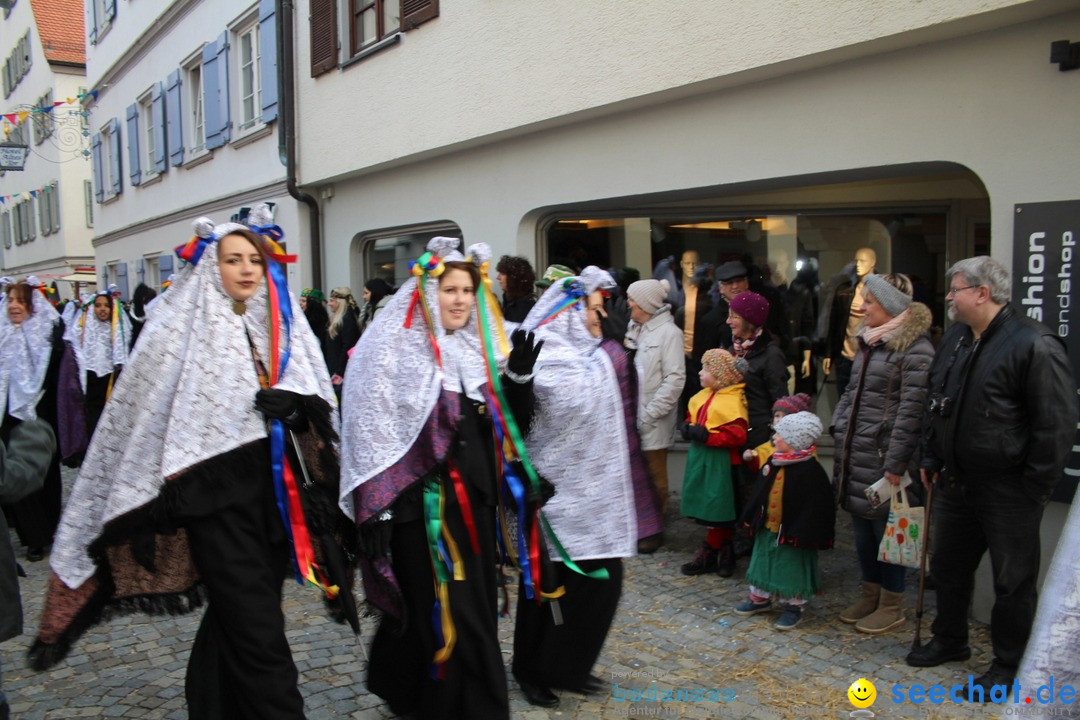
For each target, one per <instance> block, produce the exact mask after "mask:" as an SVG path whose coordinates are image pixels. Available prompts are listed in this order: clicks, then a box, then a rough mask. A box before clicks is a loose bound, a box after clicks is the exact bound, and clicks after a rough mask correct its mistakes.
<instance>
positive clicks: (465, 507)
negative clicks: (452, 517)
mask: <svg viewBox="0 0 1080 720" xmlns="http://www.w3.org/2000/svg"><path fill="white" fill-rule="evenodd" d="M450 479H451V480H453V482H454V493H455V494H456V495H457V500H458V505H459V506H460V507H461V517H462V518H463V519H464V520H465V527H466V528H468V530H469V541H470V542H471V543H472V549H473V553H474V554H476V555H479V554H480V542H479V541H478V540H477V539H476V523H475V522H474V521H473V512H472V505H471V504H470V503H469V494H468V493H467V492H466V491H465V482H464V481H463V480H462V479H461V473H459V472H458V469H457V466H455V465H454V464H453V463H451V464H450Z"/></svg>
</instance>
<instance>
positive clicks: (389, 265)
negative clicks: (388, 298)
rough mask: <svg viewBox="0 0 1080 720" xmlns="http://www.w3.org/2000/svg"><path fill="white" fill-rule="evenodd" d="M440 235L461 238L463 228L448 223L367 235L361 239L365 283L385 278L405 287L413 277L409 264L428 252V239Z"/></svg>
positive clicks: (392, 283) (389, 281) (395, 285)
mask: <svg viewBox="0 0 1080 720" xmlns="http://www.w3.org/2000/svg"><path fill="white" fill-rule="evenodd" d="M439 235H444V236H447V237H461V229H460V228H459V227H458V226H457V225H454V224H452V223H448V224H439V225H425V226H423V227H412V228H398V229H397V230H394V231H390V232H387V233H379V234H367V235H364V236H363V237H361V238H360V248H361V252H362V253H363V258H364V268H363V272H364V278H363V280H364V282H366V281H368V280H371V279H372V278H382V279H383V280H385V281H386V282H388V283H390V284H391V285H393V286H394V287H395V288H396V287H401V284H402V283H403V282H405V281H406V280H408V279H409V277H410V275H409V263H410V262H412V261H413V260H416V259H417V258H418V257H420V256H421V255H423V254H424V253H425V252H426V251H427V243H428V240H430V239H431V238H433V237H438V236H439Z"/></svg>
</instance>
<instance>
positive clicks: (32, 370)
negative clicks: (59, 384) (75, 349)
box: [0, 276, 60, 420]
mask: <svg viewBox="0 0 1080 720" xmlns="http://www.w3.org/2000/svg"><path fill="white" fill-rule="evenodd" d="M26 283H27V284H28V285H30V288H31V290H30V297H31V305H32V308H30V310H31V312H29V313H28V315H27V317H26V319H25V320H23V321H22V322H20V323H19V324H18V325H15V323H13V322H11V318H10V317H9V315H8V308H7V307H6V306H0V310H2V312H0V418H3V417H4V413H5V412H6V413H7V414H9V415H11V416H12V417H15V418H18V419H19V420H33V419H35V418H36V417H37V404H38V403H39V402H40V401H41V397H42V395H44V393H45V375H46V372H47V371H48V369H49V360H50V359H51V357H52V352H53V334H54V332H55V329H56V324H57V323H58V322H59V321H60V315H59V313H57V312H56V309H55V308H54V307H53V306H52V304H51V303H50V302H49V301H48V300H46V299H45V296H44V295H42V294H41V283H40V281H38V280H37V278H35V277H33V276H30V277H28V278H26ZM8 284H9V285H10V284H13V283H8ZM0 294H3V295H4V297H6V296H7V294H6V293H3V292H0Z"/></svg>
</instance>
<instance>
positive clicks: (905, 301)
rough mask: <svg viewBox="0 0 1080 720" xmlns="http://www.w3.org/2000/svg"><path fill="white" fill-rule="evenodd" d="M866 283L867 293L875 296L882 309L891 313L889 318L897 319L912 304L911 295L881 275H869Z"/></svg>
mask: <svg viewBox="0 0 1080 720" xmlns="http://www.w3.org/2000/svg"><path fill="white" fill-rule="evenodd" d="M865 282H866V290H865V292H868V293H872V294H873V296H874V299H875V300H877V302H878V305H880V306H881V309H882V310H884V311H885V312H887V313H889V317H896V316H897V315H899V314H900V313H902V312H904V311H905V310H907V309H908V305H910V304H911V296H910V295H908V294H907V293H905V292H904V291H902V290H901V289H900V288H898V287H896V286H895V285H892V284H891V283H890V282H889V281H887V280H886V279H885V278H883V277H881V276H880V275H867V276H866V280H865Z"/></svg>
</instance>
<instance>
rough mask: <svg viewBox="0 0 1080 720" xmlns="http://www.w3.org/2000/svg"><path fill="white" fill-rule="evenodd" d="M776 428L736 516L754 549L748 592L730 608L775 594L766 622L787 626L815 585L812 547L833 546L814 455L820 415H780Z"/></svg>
mask: <svg viewBox="0 0 1080 720" xmlns="http://www.w3.org/2000/svg"><path fill="white" fill-rule="evenodd" d="M775 430H776V433H775V435H773V444H774V445H775V446H776V449H775V451H774V452H773V455H772V457H770V458H769V461H768V462H767V463H766V464H765V466H764V467H763V468H762V469H761V475H760V477H759V478H758V481H757V483H756V484H755V485H754V489H753V491H752V493H751V496H750V500H749V502H748V503H747V505H746V509H745V510H744V511H743V514H742V517H741V518H740V521H741V522H742V523H744V524H745V525H746V526H747V527H749V528H750V532H751V533H752V534H753V535H754V552H753V555H752V556H751V560H750V567H749V568H748V569H747V571H746V579H747V581H748V582H749V583H750V598H749V599H748V600H746V601H745V602H742V603H740V604H739V605H737V606H736V607H735V614H736V615H756V614H758V613H761V612H766V611H768V610H771V609H772V608H773V601H772V597H773V596H776V597H777V599H778V603H779V609H780V610H782V611H783V612H782V614H781V615H780V618H779V619H778V620H777V621H776V622H775V623H774V624H773V627H775V628H777V629H778V630H790V629H791V628H793V627H795V626H796V625H798V624H799V623H800V622H801V621H802V617H803V610H804V609H805V606H806V604H807V602H808V601H809V599H810V597H811V596H812V595H816V594H818V593H819V592H820V588H821V578H820V575H819V573H818V562H817V551H818V550H828V549H830V548H831V547H832V545H833V533H834V529H835V523H836V509H835V504H834V501H833V494H832V487H831V485H830V483H829V476H828V475H827V474H826V472H825V470H824V468H822V467H821V464H820V463H819V462H818V461H817V458H815V457H814V452H815V450H816V449H817V445H816V442H817V439H818V436H820V435H821V431H822V427H821V421H820V420H819V419H818V418H817V416H816V415H814V414H812V413H809V412H797V413H795V414H793V415H785V416H784V417H782V418H780V420H779V421H777V423H776V426H775Z"/></svg>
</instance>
